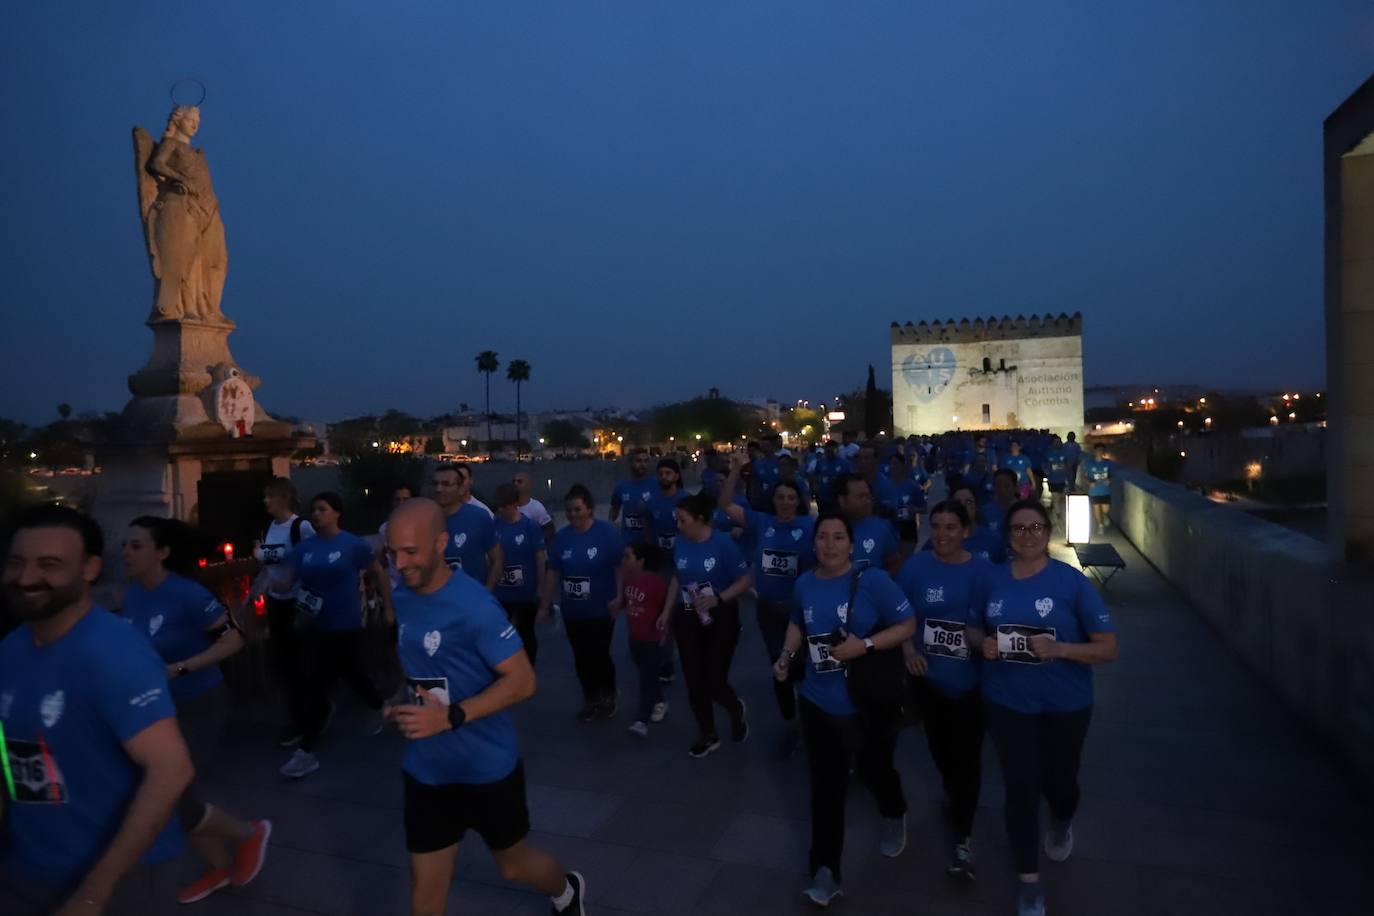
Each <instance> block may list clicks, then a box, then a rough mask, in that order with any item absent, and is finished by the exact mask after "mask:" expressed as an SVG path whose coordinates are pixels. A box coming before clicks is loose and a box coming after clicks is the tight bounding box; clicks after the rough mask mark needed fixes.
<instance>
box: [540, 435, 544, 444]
mask: <svg viewBox="0 0 1374 916" xmlns="http://www.w3.org/2000/svg"><path fill="white" fill-rule="evenodd" d="M539 444H540V445H543V444H544V437H543V436H540V437H539Z"/></svg>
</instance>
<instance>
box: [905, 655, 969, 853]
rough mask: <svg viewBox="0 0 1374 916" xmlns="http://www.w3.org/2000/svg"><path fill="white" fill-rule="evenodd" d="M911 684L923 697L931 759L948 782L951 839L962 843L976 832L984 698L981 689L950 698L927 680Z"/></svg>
mask: <svg viewBox="0 0 1374 916" xmlns="http://www.w3.org/2000/svg"><path fill="white" fill-rule="evenodd" d="M911 683H912V687H913V689H914V690H916V691H917V692H918V693H919V694H920V706H921V709H922V712H923V714H924V722H925V731H926V744H927V745H929V747H930V757H931V759H932V760H934V761H935V768H936V769H937V770H939V771H940V779H941V781H942V782H943V783H944V788H945V822H946V825H947V826H948V827H949V833H950V837H951V839H953V841H954V842H956V843H962V842H963V841H965V840H967V839H968V838H969V836H970V835H972V833H973V816H974V814H975V813H976V812H977V810H978V787H979V785H981V783H982V778H983V699H982V696H981V695H980V694H979V692H978V689H977V688H974V689H973V690H970V691H969V692H968V693H966V694H964V695H963V696H961V697H954V698H950V697H947V696H945V695H944V694H942V693H940V692H939V691H938V690H936V689H935V688H934V687H932V686H931V685H930V681H929V680H928V679H926V678H912V679H911Z"/></svg>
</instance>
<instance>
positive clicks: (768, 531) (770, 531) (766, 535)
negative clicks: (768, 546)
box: [763, 527, 774, 538]
mask: <svg viewBox="0 0 1374 916" xmlns="http://www.w3.org/2000/svg"><path fill="white" fill-rule="evenodd" d="M773 534H774V531H773V529H772V528H771V527H770V528H769V529H768V530H767V531H765V532H764V533H763V536H764V537H766V538H771V537H772V536H773Z"/></svg>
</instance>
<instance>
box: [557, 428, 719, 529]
mask: <svg viewBox="0 0 1374 916" xmlns="http://www.w3.org/2000/svg"><path fill="white" fill-rule="evenodd" d="M702 476H703V479H704V477H705V475H704V474H703V475H702ZM657 489H658V484H657V483H656V482H655V481H653V480H650V479H649V453H648V452H647V451H646V450H644V449H642V448H637V449H635V450H634V451H632V452H630V476H629V477H628V478H626V479H625V480H622V481H620V482H619V483H617V484H616V485H615V489H614V490H612V491H611V511H610V515H609V518H610V520H611V523H612V524H614V523H615V522H617V521H619V522H620V536H621V538H622V539H623V540H624V541H625V543H626V544H630V543H633V542H635V541H642V540H644V531H645V529H646V528H647V527H649V525H648V522H647V516H648V513H649V500H650V499H651V498H652V497H653V495H654V491H655V490H657ZM550 540H552V538H550Z"/></svg>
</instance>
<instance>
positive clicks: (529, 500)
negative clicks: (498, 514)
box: [498, 471, 554, 543]
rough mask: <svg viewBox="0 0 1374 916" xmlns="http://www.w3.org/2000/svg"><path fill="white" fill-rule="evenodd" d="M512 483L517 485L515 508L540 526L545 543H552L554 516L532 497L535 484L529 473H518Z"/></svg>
mask: <svg viewBox="0 0 1374 916" xmlns="http://www.w3.org/2000/svg"><path fill="white" fill-rule="evenodd" d="M511 483H513V484H515V498H516V503H515V507H516V508H517V509H519V510H520V514H521V515H523V516H525V518H527V519H529V520H530V521H532V522H534V523H535V524H536V525H538V526H539V530H540V531H542V532H544V541H545V543H552V542H553V535H554V527H553V516H552V515H550V514H549V510H548V509H546V508H544V504H543V503H542V502H540V501H539V500H537V499H535V498H534V497H533V496H532V495H530V494H531V493H532V492H533V490H534V483H533V481H531V480H530V475H529V472H528V471H517V472H516V474H515V477H513V478H511ZM498 508H499V507H498Z"/></svg>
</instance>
